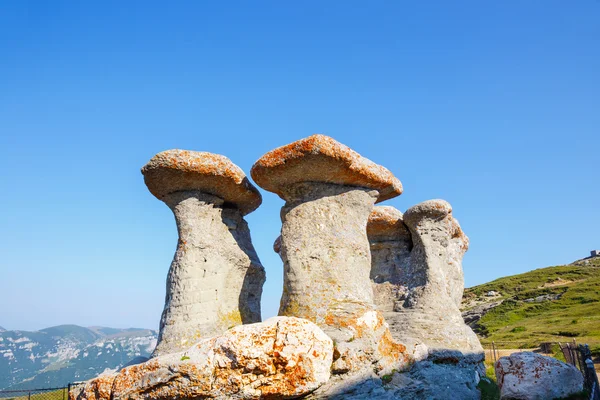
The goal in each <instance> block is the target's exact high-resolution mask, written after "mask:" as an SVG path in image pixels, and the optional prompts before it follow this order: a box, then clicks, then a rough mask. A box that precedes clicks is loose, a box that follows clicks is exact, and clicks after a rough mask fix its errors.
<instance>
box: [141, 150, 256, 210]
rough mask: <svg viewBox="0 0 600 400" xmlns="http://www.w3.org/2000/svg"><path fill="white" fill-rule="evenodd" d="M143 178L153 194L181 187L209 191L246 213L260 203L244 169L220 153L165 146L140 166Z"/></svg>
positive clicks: (160, 197)
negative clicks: (165, 148) (168, 148)
mask: <svg viewBox="0 0 600 400" xmlns="http://www.w3.org/2000/svg"><path fill="white" fill-rule="evenodd" d="M142 173H143V174H144V181H145V182H146V185H147V186H148V189H149V190H150V193H152V194H153V195H154V196H156V197H157V198H158V199H159V200H163V198H164V196H165V195H167V194H169V193H173V192H178V191H182V190H198V191H200V192H202V193H208V194H212V195H214V196H217V197H220V198H221V199H223V200H224V201H225V205H226V206H233V207H235V208H238V209H240V210H241V211H242V214H243V215H246V214H249V213H251V212H252V211H254V210H255V209H257V208H258V206H260V203H261V201H262V198H261V196H260V193H259V192H258V190H257V189H256V187H254V185H252V184H251V183H250V181H249V180H248V178H247V177H246V175H245V174H244V172H243V171H242V170H241V169H240V168H239V167H238V166H237V165H235V164H234V163H232V162H231V161H230V160H229V159H228V158H227V157H225V156H222V155H220V154H213V153H206V152H199V151H188V150H167V151H163V152H161V153H158V154H157V155H155V156H154V157H152V159H151V160H150V161H149V162H148V164H146V165H145V166H144V167H143V168H142Z"/></svg>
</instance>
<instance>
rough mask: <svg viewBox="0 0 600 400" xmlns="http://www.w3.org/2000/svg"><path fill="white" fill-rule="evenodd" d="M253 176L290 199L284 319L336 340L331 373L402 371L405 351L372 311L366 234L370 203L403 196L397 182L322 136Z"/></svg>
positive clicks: (269, 157)
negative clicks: (292, 318)
mask: <svg viewBox="0 0 600 400" xmlns="http://www.w3.org/2000/svg"><path fill="white" fill-rule="evenodd" d="M251 172H252V177H253V178H254V180H255V181H256V182H257V183H258V184H259V185H260V186H262V187H263V188H264V189H266V190H269V191H272V192H275V193H277V194H279V195H280V196H281V197H282V198H283V199H285V200H286V203H285V205H284V207H283V208H282V210H281V219H282V222H283V226H282V229H281V240H280V245H279V246H278V247H279V255H280V257H281V258H282V260H283V263H284V290H283V296H282V299H281V305H280V309H279V314H280V315H288V316H297V317H301V318H306V319H308V320H310V321H313V322H315V323H316V324H317V325H319V327H321V328H322V329H323V330H324V331H325V333H327V334H328V335H329V336H330V337H331V338H333V339H334V341H335V343H336V353H335V357H334V364H333V367H332V371H333V373H334V374H346V373H356V372H357V371H360V370H362V369H368V370H370V371H371V373H372V372H373V370H375V371H376V372H378V373H384V371H388V370H391V369H392V368H403V367H404V366H405V365H406V364H407V362H408V358H409V357H408V356H407V355H406V348H405V347H404V346H403V345H401V344H399V343H396V342H394V341H393V339H392V338H391V335H390V334H389V330H388V328H387V324H386V323H385V321H384V320H383V318H382V315H381V313H380V312H379V311H377V310H376V308H375V305H374V304H373V289H372V287H371V285H370V281H369V274H370V270H371V259H370V250H369V242H368V240H367V235H366V226H367V219H368V217H369V214H370V213H371V210H372V208H373V204H374V203H375V202H376V201H380V200H383V199H386V198H390V197H393V196H396V195H399V194H400V193H401V191H402V189H401V184H400V182H399V181H398V180H397V179H396V178H395V177H394V176H393V175H392V174H391V173H390V172H389V171H388V170H386V169H385V168H383V167H380V166H378V165H376V164H374V163H372V162H371V161H369V160H367V159H365V158H363V157H361V156H360V155H358V154H357V153H356V152H354V151H352V150H350V149H349V148H348V147H346V146H344V145H342V144H340V143H338V142H336V141H335V140H333V139H331V138H328V137H326V136H322V135H314V136H311V137H309V138H307V139H303V140H300V141H298V142H295V143H292V144H290V145H287V146H284V147H281V148H278V149H275V150H273V151H271V152H269V153H267V154H265V155H264V156H263V157H261V158H260V159H259V160H258V161H257V162H256V164H254V166H253V167H252V171H251Z"/></svg>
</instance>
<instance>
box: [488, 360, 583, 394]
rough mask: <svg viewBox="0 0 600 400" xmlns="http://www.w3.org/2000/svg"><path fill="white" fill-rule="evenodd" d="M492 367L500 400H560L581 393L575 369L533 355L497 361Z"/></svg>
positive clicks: (581, 383) (581, 378) (578, 376)
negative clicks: (493, 367)
mask: <svg viewBox="0 0 600 400" xmlns="http://www.w3.org/2000/svg"><path fill="white" fill-rule="evenodd" d="M495 367H496V378H497V381H498V386H500V396H501V398H502V399H522V400H548V399H562V398H566V397H568V396H569V395H571V394H574V393H578V392H581V391H582V390H583V376H582V374H581V373H580V372H579V370H578V369H577V368H575V367H573V366H572V365H569V364H565V363H563V362H561V361H559V360H557V359H555V358H550V357H545V356H542V355H539V354H536V353H532V352H528V351H524V352H519V353H513V354H511V355H510V356H508V357H501V358H500V359H499V360H498V361H497V362H496V366H495Z"/></svg>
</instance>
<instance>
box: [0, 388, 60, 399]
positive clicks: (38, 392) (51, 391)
mask: <svg viewBox="0 0 600 400" xmlns="http://www.w3.org/2000/svg"><path fill="white" fill-rule="evenodd" d="M68 398H69V387H59V388H48V389H29V390H0V399H2V400H67V399H68Z"/></svg>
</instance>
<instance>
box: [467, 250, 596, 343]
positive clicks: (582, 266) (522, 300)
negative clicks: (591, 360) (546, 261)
mask: <svg viewBox="0 0 600 400" xmlns="http://www.w3.org/2000/svg"><path fill="white" fill-rule="evenodd" d="M493 292H496V293H493ZM500 301H502V303H501V304H500V305H498V306H496V307H494V308H492V309H491V310H489V311H488V312H486V313H484V315H483V317H481V319H480V320H479V321H477V322H475V323H473V324H471V326H472V327H473V328H474V330H475V331H476V332H477V334H478V335H479V336H480V338H481V340H482V342H483V343H488V342H491V341H495V342H515V343H519V347H523V348H527V347H537V346H539V344H540V343H542V342H568V341H572V340H573V339H574V338H575V339H576V340H577V342H579V343H589V344H590V345H592V347H595V348H598V347H600V257H595V258H591V259H587V260H581V261H578V262H575V263H573V264H570V265H563V266H556V267H549V268H542V269H537V270H534V271H530V272H527V273H524V274H520V275H514V276H507V277H504V278H500V279H496V280H495V281H492V282H489V283H486V284H484V285H479V286H475V287H472V288H469V289H466V290H465V295H464V298H463V311H468V310H475V309H477V307H481V306H482V305H486V304H492V303H494V302H500Z"/></svg>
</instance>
